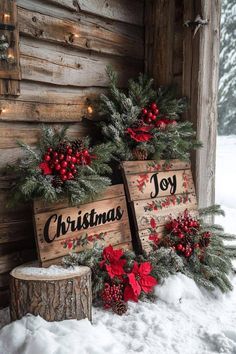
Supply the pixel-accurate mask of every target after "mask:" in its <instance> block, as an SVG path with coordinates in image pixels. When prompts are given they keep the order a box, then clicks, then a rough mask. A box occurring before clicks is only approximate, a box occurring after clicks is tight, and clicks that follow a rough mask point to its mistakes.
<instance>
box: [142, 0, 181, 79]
mask: <svg viewBox="0 0 236 354" xmlns="http://www.w3.org/2000/svg"><path fill="white" fill-rule="evenodd" d="M174 24H175V1H173V0H159V1H156V0H150V1H146V9H145V33H146V35H145V50H146V54H145V69H146V72H147V73H148V74H149V75H150V76H151V77H153V78H154V80H155V84H156V85H169V84H171V83H172V80H173V60H174V57H173V54H174V52H173V47H174Z"/></svg>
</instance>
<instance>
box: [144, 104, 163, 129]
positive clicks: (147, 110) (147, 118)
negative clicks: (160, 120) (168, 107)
mask: <svg viewBox="0 0 236 354" xmlns="http://www.w3.org/2000/svg"><path fill="white" fill-rule="evenodd" d="M158 115H159V109H158V108H157V105H156V103H155V102H152V103H151V104H150V105H149V106H148V107H143V108H142V111H141V119H142V120H143V121H144V123H147V124H151V123H152V124H153V123H155V122H156V120H157V116H158Z"/></svg>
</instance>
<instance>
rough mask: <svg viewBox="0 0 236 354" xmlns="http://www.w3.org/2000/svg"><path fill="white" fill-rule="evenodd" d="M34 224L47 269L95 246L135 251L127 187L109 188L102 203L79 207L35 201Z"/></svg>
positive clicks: (40, 251) (41, 258) (43, 262)
mask: <svg viewBox="0 0 236 354" xmlns="http://www.w3.org/2000/svg"><path fill="white" fill-rule="evenodd" d="M34 224H35V234H36V243H37V249H38V255H39V259H40V261H41V263H42V265H43V266H48V265H50V264H54V263H58V260H59V259H60V258H61V257H63V256H65V255H67V254H69V253H70V252H73V251H74V252H80V251H83V250H85V249H89V248H92V247H93V246H94V244H95V243H98V244H101V245H103V246H107V245H112V246H114V247H115V248H123V249H131V248H132V242H131V233H130V226H129V218H128V213H127V206H126V198H125V193H124V186H123V184H119V185H114V186H111V187H108V188H107V189H106V192H105V193H104V194H103V195H102V196H101V197H100V198H98V200H96V201H94V202H91V203H87V204H83V205H80V206H79V207H70V206H68V204H67V203H66V202H64V203H63V202H60V203H55V204H52V205H50V206H48V205H45V203H43V202H42V201H41V200H38V201H35V202H34Z"/></svg>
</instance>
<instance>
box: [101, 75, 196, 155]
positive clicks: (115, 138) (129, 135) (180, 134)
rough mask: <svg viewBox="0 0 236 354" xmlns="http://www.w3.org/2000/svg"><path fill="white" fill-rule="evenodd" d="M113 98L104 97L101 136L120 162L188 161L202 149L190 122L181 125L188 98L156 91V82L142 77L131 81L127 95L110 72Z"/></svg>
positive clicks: (169, 90)
mask: <svg viewBox="0 0 236 354" xmlns="http://www.w3.org/2000/svg"><path fill="white" fill-rule="evenodd" d="M107 73H108V76H109V78H110V82H111V83H110V96H109V97H108V96H105V95H102V96H101V101H102V102H101V112H102V114H103V115H104V117H105V121H104V122H103V123H102V133H103V135H104V137H105V138H106V140H107V141H112V142H113V143H114V144H115V146H116V155H117V158H118V159H120V160H146V159H153V158H155V159H157V160H158V159H167V160H168V159H181V160H184V159H188V158H189V153H190V151H191V150H192V149H195V148H198V147H200V146H201V144H200V143H199V142H197V140H196V139H195V132H194V131H193V128H192V124H191V123H190V122H187V121H185V122H179V118H180V114H181V113H182V112H184V111H185V109H186V100H185V98H179V99H177V98H176V97H175V92H174V90H173V89H170V88H159V89H157V90H154V89H153V80H152V79H147V78H146V77H145V76H144V75H142V74H140V76H139V77H138V79H137V80H136V81H135V80H130V81H129V84H128V92H127V93H125V92H123V91H121V90H119V89H118V87H117V81H118V78H117V75H116V73H114V72H113V71H112V69H111V68H108V69H107Z"/></svg>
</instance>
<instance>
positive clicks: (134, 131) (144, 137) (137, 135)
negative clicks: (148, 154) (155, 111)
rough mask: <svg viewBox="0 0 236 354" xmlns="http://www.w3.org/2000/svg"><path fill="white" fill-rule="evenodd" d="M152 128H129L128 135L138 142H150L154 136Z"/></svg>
mask: <svg viewBox="0 0 236 354" xmlns="http://www.w3.org/2000/svg"><path fill="white" fill-rule="evenodd" d="M152 128H153V127H152V126H144V127H139V128H127V129H126V133H128V134H129V135H130V137H131V139H133V140H135V141H137V142H144V141H149V140H150V139H152V137H153V135H152V134H151V133H150V130H152Z"/></svg>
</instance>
